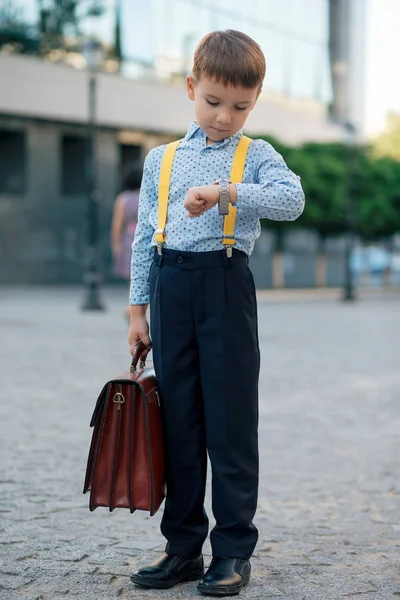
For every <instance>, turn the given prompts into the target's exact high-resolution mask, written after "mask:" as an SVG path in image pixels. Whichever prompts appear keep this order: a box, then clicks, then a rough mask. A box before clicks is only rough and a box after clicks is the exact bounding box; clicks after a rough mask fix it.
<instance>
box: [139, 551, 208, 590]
mask: <svg viewBox="0 0 400 600" xmlns="http://www.w3.org/2000/svg"><path fill="white" fill-rule="evenodd" d="M203 574H204V562H203V556H202V555H201V554H200V555H199V556H198V557H197V558H185V557H184V556H171V555H170V554H166V553H165V552H164V553H163V554H162V555H161V556H160V558H158V559H157V560H156V561H154V562H153V563H151V565H149V566H148V567H143V568H142V569H139V570H138V571H135V572H134V573H133V574H132V575H131V581H132V582H133V583H137V584H138V585H141V586H143V587H147V588H158V589H162V590H166V589H168V588H171V587H172V586H174V585H176V584H177V583H180V582H181V581H196V580H197V579H201V578H202V577H203Z"/></svg>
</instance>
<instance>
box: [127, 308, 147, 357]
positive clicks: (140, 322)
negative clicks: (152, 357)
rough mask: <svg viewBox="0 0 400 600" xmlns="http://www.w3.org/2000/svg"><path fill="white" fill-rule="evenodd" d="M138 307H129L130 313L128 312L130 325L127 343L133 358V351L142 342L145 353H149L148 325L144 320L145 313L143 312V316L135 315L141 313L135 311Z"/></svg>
mask: <svg viewBox="0 0 400 600" xmlns="http://www.w3.org/2000/svg"><path fill="white" fill-rule="evenodd" d="M138 308H139V307H137V306H131V311H130V319H131V320H130V325H129V333H128V342H129V351H130V353H131V354H132V356H133V353H134V351H135V348H136V346H137V345H138V343H139V342H140V341H142V342H143V344H144V345H145V346H146V350H147V352H150V350H151V341H150V337H149V324H148V322H147V319H146V312H145V310H144V312H143V314H137V313H138V312H139V313H141V312H142V311H140V310H139V311H138V310H135V309H138Z"/></svg>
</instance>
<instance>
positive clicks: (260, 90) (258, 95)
mask: <svg viewBox="0 0 400 600" xmlns="http://www.w3.org/2000/svg"><path fill="white" fill-rule="evenodd" d="M261 92H262V88H260V89H259V90H258V94H257V97H256V99H255V100H254V104H253V106H252V107H251V109H250V112H251V111H252V110H253V108H254V107H255V105H256V104H257V100H258V99H259V97H260V94H261Z"/></svg>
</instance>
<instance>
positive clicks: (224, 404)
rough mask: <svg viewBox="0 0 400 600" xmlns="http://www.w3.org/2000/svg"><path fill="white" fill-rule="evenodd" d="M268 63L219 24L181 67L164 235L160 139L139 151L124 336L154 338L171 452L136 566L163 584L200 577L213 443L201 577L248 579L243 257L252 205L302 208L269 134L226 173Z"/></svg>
mask: <svg viewBox="0 0 400 600" xmlns="http://www.w3.org/2000/svg"><path fill="white" fill-rule="evenodd" d="M264 76H265V58H264V55H263V53H262V51H261V49H260V47H259V46H258V44H256V43H255V42H254V41H253V40H252V39H251V38H250V37H248V36H247V35H245V34H244V33H241V32H239V31H232V30H228V31H216V32H213V33H210V34H208V35H207V36H205V38H203V39H202V40H201V41H200V43H199V45H198V47H197V49H196V51H195V55H194V64H193V71H192V75H190V76H188V77H187V80H186V86H187V93H188V97H189V98H190V100H192V101H193V102H194V108H195V115H196V121H195V122H192V123H191V125H190V126H189V129H188V132H187V134H186V136H185V138H184V139H183V140H182V141H181V142H180V144H179V146H178V148H177V150H176V154H175V157H174V159H173V167H172V174H171V181H170V188H169V202H168V216H167V224H166V227H165V232H164V233H165V237H164V238H163V235H162V236H161V238H160V233H161V234H163V231H164V230H163V231H161V232H160V231H158V232H156V230H157V228H158V227H159V225H158V224H157V223H158V217H157V215H158V195H157V190H158V184H159V178H160V169H161V162H162V158H163V155H164V150H165V146H161V147H158V148H155V149H153V150H152V151H151V152H150V153H149V155H148V156H147V158H146V161H145V167H144V177H143V183H142V188H141V194H140V202H139V223H138V227H137V229H136V234H135V240H134V242H133V245H132V250H133V253H132V279H131V295H130V304H131V308H130V310H131V323H130V329H129V336H128V338H129V344H130V350H131V352H133V350H134V347H135V346H136V344H137V343H138V341H139V340H142V341H143V343H144V344H145V346H146V348H147V349H148V350H150V348H151V347H153V359H154V366H155V370H156V375H157V379H158V383H159V386H160V390H161V394H162V406H163V415H164V425H165V437H166V459H167V476H166V477H167V497H166V502H165V510H164V514H163V518H162V523H161V531H162V533H163V535H164V536H165V537H166V539H167V546H166V551H165V553H164V554H162V556H161V557H160V558H159V559H158V560H157V561H155V562H154V563H153V564H152V565H150V566H148V567H145V568H142V569H139V570H138V571H136V572H135V573H134V574H133V575H132V577H131V579H132V581H133V582H135V583H138V584H140V585H142V586H145V587H155V588H170V587H172V586H173V585H175V584H176V583H179V582H180V581H185V580H196V579H201V578H202V576H203V572H204V565H203V557H202V554H201V551H202V546H203V543H204V540H205V538H206V536H207V533H208V519H207V515H206V513H205V511H204V508H203V501H204V493H205V484H206V467H207V451H208V455H209V457H210V462H211V467H212V508H213V514H214V517H215V520H216V526H215V528H214V529H213V530H212V532H211V535H210V540H211V546H212V551H213V560H212V562H211V565H210V568H209V569H208V571H207V573H206V574H205V576H204V577H203V578H202V579H201V581H200V583H199V585H198V590H199V592H200V593H203V594H208V595H215V596H222V595H234V594H237V593H239V592H240V590H241V589H242V587H243V586H244V585H246V583H247V582H248V581H249V578H250V562H249V559H250V557H251V555H252V553H253V550H254V547H255V545H256V542H257V535H258V534H257V529H256V528H255V526H254V524H253V522H252V521H253V517H254V514H255V511H256V505H257V489H258V440H257V427H258V376H259V348H258V335H257V306H256V296H255V288H254V282H253V278H252V275H251V272H250V270H249V268H248V256H249V255H250V254H251V252H252V250H253V246H254V242H255V239H256V238H257V237H258V236H259V234H260V222H259V219H260V218H269V219H275V220H282V221H292V220H295V219H297V217H299V216H300V214H301V213H302V211H303V208H304V194H303V191H302V188H301V185H300V180H299V178H298V177H297V176H296V175H295V174H294V173H292V172H291V171H290V170H289V169H288V168H287V166H286V165H285V163H284V161H283V159H282V157H281V156H280V155H279V154H277V153H276V152H275V150H274V149H273V148H272V147H271V145H270V144H268V143H267V142H264V141H263V140H253V141H252V143H251V144H250V146H249V148H248V153H247V158H246V162H245V169H244V175H243V179H242V181H243V183H238V184H237V185H234V184H232V183H230V182H229V181H227V180H228V179H229V174H230V170H231V166H232V162H233V158H234V154H235V150H236V148H237V146H238V144H239V142H240V140H241V138H242V133H241V129H242V127H243V126H244V124H245V122H246V119H247V117H248V115H249V113H250V111H251V110H253V108H254V106H255V104H256V102H257V99H258V96H259V94H260V91H261V86H262V83H263V80H264ZM227 202H229V204H231V205H233V206H234V207H235V208H236V209H237V218H236V224H235V229H234V239H235V244H234V247H233V248H232V246H228V245H226V247H225V248H224V246H223V244H222V240H223V231H224V216H221V215H223V214H226V209H227V205H226V206H224V204H225V203H227ZM229 210H231V209H229ZM226 237H228V238H231V239H232V238H233V236H226ZM160 239H163V243H160V241H159V240H160ZM157 240H158V241H157ZM226 243H228V242H226ZM224 244H225V242H224ZM149 301H150V309H151V310H150V319H151V323H150V325H151V335H152V342H150V338H149V325H148V323H147V320H146V309H147V305H148V303H149Z"/></svg>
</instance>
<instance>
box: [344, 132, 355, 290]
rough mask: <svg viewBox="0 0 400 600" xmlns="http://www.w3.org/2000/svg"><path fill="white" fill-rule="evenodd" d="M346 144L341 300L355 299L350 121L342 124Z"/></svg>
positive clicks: (351, 136) (353, 199)
mask: <svg viewBox="0 0 400 600" xmlns="http://www.w3.org/2000/svg"><path fill="white" fill-rule="evenodd" d="M344 133H345V139H344V143H345V146H346V238H345V244H346V245H345V261H346V264H345V280H344V288H343V300H346V301H352V300H356V290H355V285H354V276H353V270H352V267H351V258H352V254H353V251H354V238H355V220H356V214H355V213H356V201H355V197H354V161H355V134H356V130H355V128H354V126H353V125H352V124H351V123H346V124H345V125H344Z"/></svg>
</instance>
